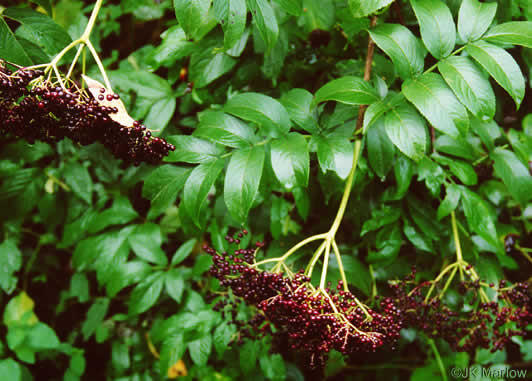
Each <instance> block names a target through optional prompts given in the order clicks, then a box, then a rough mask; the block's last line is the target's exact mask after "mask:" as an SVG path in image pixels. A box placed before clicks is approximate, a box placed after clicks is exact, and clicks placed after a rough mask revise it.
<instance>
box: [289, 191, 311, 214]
mask: <svg viewBox="0 0 532 381" xmlns="http://www.w3.org/2000/svg"><path fill="white" fill-rule="evenodd" d="M292 194H293V195H294V199H295V202H296V208H297V212H298V213H299V215H300V216H301V218H302V219H303V220H306V219H307V217H308V213H309V209H310V198H309V194H308V191H307V189H305V188H294V189H293V190H292Z"/></svg>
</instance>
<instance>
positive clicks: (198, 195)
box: [183, 160, 225, 226]
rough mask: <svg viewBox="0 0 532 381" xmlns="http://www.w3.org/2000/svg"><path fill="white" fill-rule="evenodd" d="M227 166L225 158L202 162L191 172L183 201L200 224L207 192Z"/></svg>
mask: <svg viewBox="0 0 532 381" xmlns="http://www.w3.org/2000/svg"><path fill="white" fill-rule="evenodd" d="M224 166H225V160H216V161H212V162H210V163H205V164H200V165H198V166H197V167H196V168H194V170H193V171H192V173H191V174H190V176H189V177H188V179H187V182H186V183H185V189H184V191H183V202H184V207H185V210H186V211H187V214H188V215H189V216H190V218H192V220H193V221H194V223H195V224H196V225H198V226H199V218H200V214H201V213H202V212H203V207H204V205H205V202H206V201H207V194H208V193H209V191H210V190H211V187H212V186H213V185H214V182H215V181H216V178H217V177H218V175H219V174H220V172H221V171H222V169H223V167H224Z"/></svg>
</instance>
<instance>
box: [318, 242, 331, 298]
mask: <svg viewBox="0 0 532 381" xmlns="http://www.w3.org/2000/svg"><path fill="white" fill-rule="evenodd" d="M325 242H326V244H325V256H324V257H323V267H322V268H321V278H320V289H321V290H324V289H325V281H326V279H327V267H329V255H330V253H331V243H330V241H329V239H328V238H327V239H326V241H325Z"/></svg>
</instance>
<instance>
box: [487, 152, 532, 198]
mask: <svg viewBox="0 0 532 381" xmlns="http://www.w3.org/2000/svg"><path fill="white" fill-rule="evenodd" d="M490 156H491V158H492V159H493V160H494V165H493V167H494V168H495V173H496V174H497V176H499V177H500V178H501V179H502V181H503V183H504V185H506V187H507V188H508V191H509V192H510V194H511V195H512V197H513V198H514V199H515V200H517V202H519V204H521V205H522V206H523V207H524V206H525V205H526V204H527V202H528V201H530V200H531V199H532V176H531V175H530V172H529V171H528V169H527V168H526V167H525V165H524V164H523V163H522V162H521V161H520V160H519V158H518V157H517V156H516V154H515V153H513V152H512V151H508V150H506V149H503V148H496V149H495V150H494V151H493V152H492V153H491V155H490Z"/></svg>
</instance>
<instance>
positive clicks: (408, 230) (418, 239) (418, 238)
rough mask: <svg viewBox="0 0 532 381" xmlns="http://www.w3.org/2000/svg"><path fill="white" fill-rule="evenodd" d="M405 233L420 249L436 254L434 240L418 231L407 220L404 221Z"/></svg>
mask: <svg viewBox="0 0 532 381" xmlns="http://www.w3.org/2000/svg"><path fill="white" fill-rule="evenodd" d="M403 233H404V234H405V236H406V238H408V240H409V241H410V242H412V244H413V245H414V246H415V247H417V248H418V249H420V250H424V251H428V252H429V253H432V252H434V247H433V245H432V240H431V239H430V238H429V237H427V236H426V235H424V234H423V233H422V232H420V231H419V230H418V229H416V227H415V226H414V225H412V223H411V222H410V221H409V220H408V219H407V218H405V219H403Z"/></svg>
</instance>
